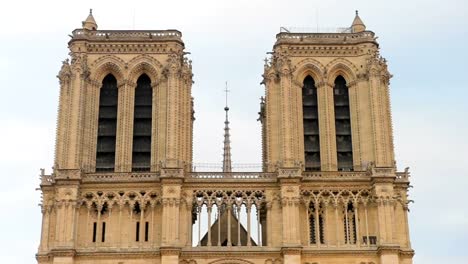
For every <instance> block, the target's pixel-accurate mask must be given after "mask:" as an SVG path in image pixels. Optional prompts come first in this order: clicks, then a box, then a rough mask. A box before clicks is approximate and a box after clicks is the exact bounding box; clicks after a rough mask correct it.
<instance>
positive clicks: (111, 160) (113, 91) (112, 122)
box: [96, 74, 119, 171]
mask: <svg viewBox="0 0 468 264" xmlns="http://www.w3.org/2000/svg"><path fill="white" fill-rule="evenodd" d="M118 97H119V91H118V89H117V80H116V79H115V77H114V76H113V75H112V74H108V75H107V76H106V77H105V78H104V79H103V81H102V87H101V90H100V94H99V120H98V137H97V148H96V171H114V167H115V141H116V132H117V104H118Z"/></svg>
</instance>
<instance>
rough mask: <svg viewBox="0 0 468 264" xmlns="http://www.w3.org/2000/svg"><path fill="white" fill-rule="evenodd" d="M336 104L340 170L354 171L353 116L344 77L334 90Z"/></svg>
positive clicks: (337, 80)
mask: <svg viewBox="0 0 468 264" xmlns="http://www.w3.org/2000/svg"><path fill="white" fill-rule="evenodd" d="M333 100H334V104H335V131H336V150H337V159H338V170H340V171H352V170H353V145H352V141H351V115H350V110H349V95H348V87H347V86H346V80H345V79H344V78H343V76H341V75H340V76H338V77H336V79H335V87H334V88H333Z"/></svg>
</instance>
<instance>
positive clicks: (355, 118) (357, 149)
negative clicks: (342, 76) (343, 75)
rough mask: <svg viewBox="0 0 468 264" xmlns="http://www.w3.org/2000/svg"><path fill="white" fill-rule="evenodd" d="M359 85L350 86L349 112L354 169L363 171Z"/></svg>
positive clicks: (353, 83) (352, 84) (351, 83)
mask: <svg viewBox="0 0 468 264" xmlns="http://www.w3.org/2000/svg"><path fill="white" fill-rule="evenodd" d="M358 88H359V87H358V83H357V82H356V81H352V82H350V83H349V84H348V93H349V111H350V117H351V120H350V121H351V143H352V150H353V167H354V170H357V171H359V170H363V168H362V162H361V137H360V127H359V118H360V116H359V100H358V96H359V92H358Z"/></svg>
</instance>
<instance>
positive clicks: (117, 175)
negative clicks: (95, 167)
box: [82, 172, 159, 182]
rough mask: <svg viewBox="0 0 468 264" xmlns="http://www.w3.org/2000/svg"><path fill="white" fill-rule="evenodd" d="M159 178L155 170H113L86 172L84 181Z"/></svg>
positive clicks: (149, 179)
mask: <svg viewBox="0 0 468 264" xmlns="http://www.w3.org/2000/svg"><path fill="white" fill-rule="evenodd" d="M158 179H159V173H155V172H112V173H88V174H84V175H83V178H82V182H148V181H156V180H158Z"/></svg>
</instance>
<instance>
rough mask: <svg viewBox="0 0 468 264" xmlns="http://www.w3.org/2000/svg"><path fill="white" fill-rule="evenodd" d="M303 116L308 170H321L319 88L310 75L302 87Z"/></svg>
mask: <svg viewBox="0 0 468 264" xmlns="http://www.w3.org/2000/svg"><path fill="white" fill-rule="evenodd" d="M302 118H303V125H304V158H305V170H306V171H319V170H320V139H319V122H318V104H317V88H316V87H315V81H314V79H313V78H312V77H311V76H310V75H309V76H307V77H306V78H305V79H304V87H303V88H302Z"/></svg>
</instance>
